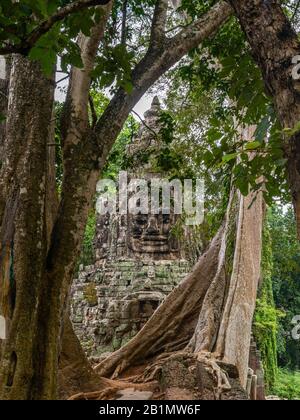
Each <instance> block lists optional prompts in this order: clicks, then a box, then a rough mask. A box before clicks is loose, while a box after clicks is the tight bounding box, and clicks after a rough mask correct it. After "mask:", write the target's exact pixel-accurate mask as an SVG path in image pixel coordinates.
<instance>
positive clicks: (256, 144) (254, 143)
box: [245, 141, 261, 150]
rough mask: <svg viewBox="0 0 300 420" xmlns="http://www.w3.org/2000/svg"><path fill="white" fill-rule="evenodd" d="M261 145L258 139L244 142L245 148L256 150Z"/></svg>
mask: <svg viewBox="0 0 300 420" xmlns="http://www.w3.org/2000/svg"><path fill="white" fill-rule="evenodd" d="M260 147H261V143H260V142H259V141H251V142H250V143H247V144H246V147H245V149H246V150H256V149H259V148H260Z"/></svg>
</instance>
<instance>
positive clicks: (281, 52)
mask: <svg viewBox="0 0 300 420" xmlns="http://www.w3.org/2000/svg"><path fill="white" fill-rule="evenodd" d="M228 3H230V4H231V5H232V7H233V8H234V11H235V13H236V16H237V17H238V19H239V21H240V23H241V26H242V28H243V30H244V32H245V34H246V36H247V39H248V41H249V44H250V46H251V49H252V53H253V57H254V59H255V61H256V63H257V64H258V66H259V67H260V69H261V71H262V75H263V79H264V82H265V87H266V91H267V93H268V94H269V95H270V96H271V97H272V99H273V100H274V105H275V108H276V111H277V115H278V118H279V121H280V123H281V125H282V127H283V128H290V129H294V128H295V127H296V125H297V124H298V123H299V121H300V95H299V88H300V85H299V80H296V79H295V78H293V74H296V75H297V73H298V74H299V72H297V71H296V70H297V69H296V68H295V66H296V64H295V63H299V60H297V56H299V54H300V43H299V40H298V35H297V34H296V32H295V31H294V29H293V28H292V25H291V23H290V22H289V20H288V19H287V17H286V15H285V14H284V12H283V10H282V6H281V2H279V1H278V0H270V1H264V0H228ZM294 58H296V62H295V61H294V60H293V59H294ZM293 70H294V71H293ZM283 148H284V151H285V155H286V157H287V159H288V175H289V184H290V189H291V193H292V197H293V201H294V207H295V214H296V217H297V230H298V236H299V238H300V133H299V130H298V131H297V133H296V134H295V135H294V136H292V137H291V138H286V139H285V141H284V144H283Z"/></svg>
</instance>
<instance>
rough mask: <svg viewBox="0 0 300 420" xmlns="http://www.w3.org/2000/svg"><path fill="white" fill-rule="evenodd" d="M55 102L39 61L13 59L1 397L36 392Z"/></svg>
mask: <svg viewBox="0 0 300 420" xmlns="http://www.w3.org/2000/svg"><path fill="white" fill-rule="evenodd" d="M53 99H54V83H53V78H47V77H45V76H44V75H43V74H42V72H41V70H40V67H39V65H38V64H37V63H34V62H32V61H29V60H28V59H26V58H24V57H21V56H15V57H14V59H13V64H12V73H11V82H10V97H9V106H8V113H7V125H6V138H5V162H4V165H3V167H2V168H1V172H2V174H3V175H4V179H5V181H6V183H5V184H4V187H5V191H4V192H5V195H2V196H1V199H2V202H1V204H2V210H3V211H2V214H0V216H2V215H3V217H1V219H0V220H1V222H2V223H1V244H0V260H1V261H0V264H1V272H0V286H1V301H0V302H1V303H0V304H1V307H0V310H1V314H2V315H3V316H4V317H5V318H6V320H7V323H8V324H9V325H8V338H7V340H5V342H4V343H3V346H2V347H3V348H2V358H1V366H0V398H1V399H32V398H34V396H35V395H37V394H36V393H38V392H37V388H36V379H37V377H38V373H39V372H38V369H37V366H36V362H37V360H38V358H39V357H38V356H37V354H38V353H37V347H36V336H37V332H38V328H39V327H38V324H37V321H38V317H37V308H38V303H39V295H40V293H41V290H42V289H43V287H44V284H43V269H44V261H45V255H46V252H47V246H46V228H45V195H46V173H47V142H48V137H49V132H48V127H49V121H50V120H51V116H52V107H53ZM33 174H34V176H33ZM2 181H3V178H1V182H2ZM2 192H3V191H1V193H2ZM47 344H48V343H45V345H47ZM49 375H51V372H49Z"/></svg>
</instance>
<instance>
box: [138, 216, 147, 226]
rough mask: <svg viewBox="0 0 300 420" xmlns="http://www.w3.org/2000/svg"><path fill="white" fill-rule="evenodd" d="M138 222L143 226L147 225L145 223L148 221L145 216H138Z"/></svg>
mask: <svg viewBox="0 0 300 420" xmlns="http://www.w3.org/2000/svg"><path fill="white" fill-rule="evenodd" d="M136 223H137V224H138V225H141V226H143V225H145V224H146V223H147V219H145V218H144V217H138V218H137V219H136Z"/></svg>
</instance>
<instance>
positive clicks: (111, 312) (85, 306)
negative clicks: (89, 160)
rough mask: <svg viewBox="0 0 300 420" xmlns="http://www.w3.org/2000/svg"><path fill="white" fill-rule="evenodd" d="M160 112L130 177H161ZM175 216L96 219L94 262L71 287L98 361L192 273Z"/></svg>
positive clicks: (139, 142) (153, 116) (137, 141)
mask: <svg viewBox="0 0 300 420" xmlns="http://www.w3.org/2000/svg"><path fill="white" fill-rule="evenodd" d="M160 114H161V108H160V104H159V101H158V99H157V98H155V99H154V100H153V103H152V106H151V109H150V110H149V111H147V112H146V114H145V122H144V124H143V125H141V127H140V130H139V132H138V134H137V136H136V137H135V138H134V140H133V142H132V143H131V144H130V145H129V146H128V148H127V154H128V156H129V157H131V158H133V159H134V158H136V164H135V166H134V168H133V169H131V170H130V171H129V172H130V173H129V176H132V177H135V178H137V177H140V178H143V179H146V180H150V179H153V178H157V177H159V178H161V175H160V174H158V173H157V172H155V171H154V170H153V168H152V163H151V159H150V161H148V162H147V163H140V161H139V155H140V154H141V153H143V152H147V153H150V154H151V150H153V152H154V151H155V150H156V151H157V150H158V148H159V147H160V144H159V133H160V128H161V127H160ZM177 217H178V216H175V215H174V214H172V212H171V214H163V211H162V212H161V213H160V214H158V215H150V216H149V215H146V214H136V215H132V214H129V213H128V214H127V215H126V214H125V215H124V214H123V215H118V214H116V215H110V214H109V213H107V214H104V215H99V216H98V217H97V228H96V238H95V256H96V261H95V264H94V265H92V266H89V267H81V269H80V271H79V275H78V278H77V279H76V280H75V281H74V286H73V289H72V305H71V319H72V322H73V325H74V329H75V332H76V334H77V336H78V337H79V339H80V341H81V343H82V345H83V347H84V349H85V351H86V352H87V354H88V355H89V356H95V357H98V356H100V355H101V354H103V353H107V352H111V351H114V350H116V349H118V348H120V347H121V346H122V345H124V344H125V343H126V342H128V341H129V340H130V339H131V338H132V337H134V335H136V334H137V332H138V331H139V330H140V329H141V328H142V327H143V326H144V325H145V323H146V322H147V320H148V319H149V318H150V317H151V315H152V314H153V312H154V311H155V310H156V309H157V307H158V306H159V305H160V304H161V302H162V301H163V300H164V299H165V297H166V296H167V295H168V294H169V293H170V292H171V291H172V290H173V288H174V287H175V286H176V285H178V284H179V282H180V281H181V280H182V279H183V278H184V277H185V276H186V275H187V273H188V272H189V271H190V263H189V262H188V261H187V259H186V258H185V255H184V254H185V253H184V251H183V249H182V246H181V244H180V241H179V240H178V239H177V238H176V237H175V236H174V235H173V233H172V228H173V227H174V225H175V224H176V221H177Z"/></svg>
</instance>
